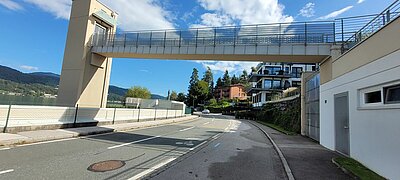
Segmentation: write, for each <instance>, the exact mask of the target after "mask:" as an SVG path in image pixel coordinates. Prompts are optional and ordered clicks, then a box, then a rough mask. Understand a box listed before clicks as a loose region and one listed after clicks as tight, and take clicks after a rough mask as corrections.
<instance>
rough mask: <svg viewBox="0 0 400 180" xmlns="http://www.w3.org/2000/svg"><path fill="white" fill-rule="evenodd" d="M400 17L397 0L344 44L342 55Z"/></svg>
mask: <svg viewBox="0 0 400 180" xmlns="http://www.w3.org/2000/svg"><path fill="white" fill-rule="evenodd" d="M399 15H400V0H396V1H395V2H393V3H392V4H391V5H390V6H389V7H387V8H386V9H385V10H383V11H382V12H381V13H379V14H377V15H375V16H374V17H373V18H372V19H371V20H370V21H369V22H368V23H366V24H365V25H364V26H363V27H361V28H360V29H359V30H357V31H356V32H355V33H353V34H351V36H350V37H349V38H348V39H347V40H346V41H343V43H342V53H344V52H345V51H347V50H349V49H350V48H352V47H354V46H355V45H357V44H358V43H360V42H361V41H363V40H364V39H367V38H368V37H369V36H371V35H372V34H374V33H375V32H377V31H378V30H380V29H382V27H384V26H385V25H386V24H388V23H390V22H391V21H393V20H394V19H396V18H397V17H398V16H399Z"/></svg>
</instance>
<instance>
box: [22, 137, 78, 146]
mask: <svg viewBox="0 0 400 180" xmlns="http://www.w3.org/2000/svg"><path fill="white" fill-rule="evenodd" d="M74 139H79V138H67V139H57V140H51V141H43V142H36V143H31V144H21V145H17V147H24V146H33V145H39V144H48V143H54V142H62V141H69V140H74Z"/></svg>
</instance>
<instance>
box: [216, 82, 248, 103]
mask: <svg viewBox="0 0 400 180" xmlns="http://www.w3.org/2000/svg"><path fill="white" fill-rule="evenodd" d="M214 98H215V99H218V100H220V99H238V100H246V99H247V93H246V89H245V87H244V86H243V85H242V84H234V85H230V86H226V87H219V88H216V89H214Z"/></svg>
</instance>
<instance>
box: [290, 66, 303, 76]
mask: <svg viewBox="0 0 400 180" xmlns="http://www.w3.org/2000/svg"><path fill="white" fill-rule="evenodd" d="M302 71H303V68H302V67H292V77H294V78H300V77H301V72H302Z"/></svg>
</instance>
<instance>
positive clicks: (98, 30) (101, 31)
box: [94, 23, 107, 45]
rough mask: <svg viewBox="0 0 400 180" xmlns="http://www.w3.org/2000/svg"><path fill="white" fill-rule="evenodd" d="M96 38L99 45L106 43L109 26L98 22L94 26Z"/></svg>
mask: <svg viewBox="0 0 400 180" xmlns="http://www.w3.org/2000/svg"><path fill="white" fill-rule="evenodd" d="M94 40H95V42H96V44H97V45H104V43H105V42H106V40H107V28H106V27H104V26H102V25H100V24H97V23H96V26H95V28H94Z"/></svg>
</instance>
